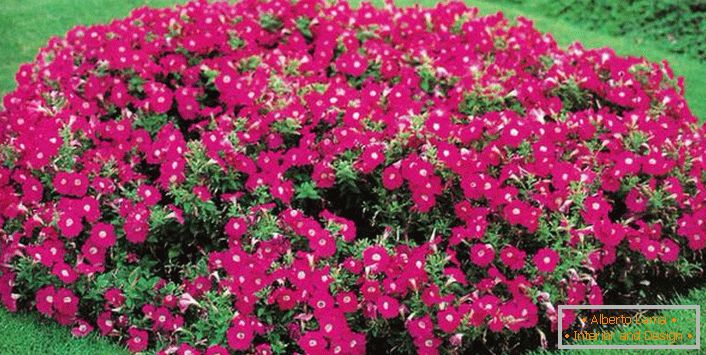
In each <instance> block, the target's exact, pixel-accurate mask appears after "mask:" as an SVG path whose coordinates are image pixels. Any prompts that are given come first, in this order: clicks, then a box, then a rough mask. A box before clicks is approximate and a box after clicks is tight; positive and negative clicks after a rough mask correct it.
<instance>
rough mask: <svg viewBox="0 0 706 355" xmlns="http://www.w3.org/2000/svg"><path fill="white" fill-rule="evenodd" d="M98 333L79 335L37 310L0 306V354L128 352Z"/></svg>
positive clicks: (62, 354)
mask: <svg viewBox="0 0 706 355" xmlns="http://www.w3.org/2000/svg"><path fill="white" fill-rule="evenodd" d="M95 334H96V333H95V332H94V334H91V335H89V336H87V337H84V338H80V339H77V338H74V337H73V336H72V335H71V333H70V332H69V330H68V329H67V328H65V327H62V326H60V325H59V324H57V323H56V322H54V321H49V320H46V319H42V318H41V317H40V316H39V315H37V314H25V313H18V314H12V313H8V312H7V311H6V310H5V308H2V307H0V354H7V355H10V354H13V355H20V354H53V355H70V354H71V355H73V354H86V355H88V354H90V355H101V354H129V353H128V352H127V350H125V349H123V348H121V347H119V346H118V345H116V344H114V343H112V342H109V341H107V340H106V339H105V338H100V337H98V336H97V335H95Z"/></svg>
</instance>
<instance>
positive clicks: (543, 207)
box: [0, 0, 706, 354]
mask: <svg viewBox="0 0 706 355" xmlns="http://www.w3.org/2000/svg"><path fill="white" fill-rule="evenodd" d="M17 82H18V87H17V89H16V90H15V91H14V92H12V93H9V94H8V95H6V96H5V97H4V101H3V104H4V109H3V111H0V155H2V163H0V226H2V231H1V232H0V301H1V302H2V304H3V305H4V306H5V307H6V308H8V309H10V310H13V311H14V310H16V309H18V307H25V308H30V307H33V308H35V309H36V310H38V311H39V312H40V313H42V314H44V315H45V316H47V317H52V318H54V319H56V321H58V322H59V323H61V324H65V325H68V326H72V327H73V334H75V335H77V336H82V335H85V334H88V333H90V332H92V331H95V332H98V333H100V334H102V335H105V336H109V337H115V338H117V339H120V340H121V341H122V342H123V343H124V344H126V345H127V347H128V348H129V349H130V350H131V351H136V352H137V351H143V350H145V349H148V348H149V349H157V350H159V349H161V351H162V352H163V353H177V354H199V353H204V354H226V353H228V352H229V351H246V352H249V353H253V352H255V353H258V354H270V353H292V352H304V353H310V354H321V353H340V354H358V353H364V352H365V351H366V349H368V350H369V349H371V348H374V347H376V346H380V344H387V345H386V346H388V347H387V348H385V349H386V350H388V351H396V352H412V351H416V352H419V353H425V354H426V353H429V354H433V353H437V352H439V351H440V349H441V348H447V349H457V350H458V351H461V350H463V349H467V347H468V346H470V344H472V343H473V341H474V340H475V339H478V338H479V337H480V334H483V333H484V332H486V330H489V331H491V332H493V333H500V334H507V335H508V336H512V334H513V333H517V332H520V331H522V330H523V329H534V328H535V327H537V328H539V329H545V328H547V329H548V328H549V327H555V325H556V324H557V312H556V305H557V304H583V303H591V304H600V303H601V302H602V301H603V296H604V290H603V286H605V285H603V284H601V283H600V282H599V281H600V278H599V277H600V275H601V272H604V271H605V270H608V269H610V268H611V267H614V266H615V265H623V266H624V265H626V263H630V262H632V263H635V262H637V263H639V264H647V265H653V266H655V267H656V268H658V269H663V270H690V268H689V265H693V264H692V263H693V261H694V260H695V258H693V256H694V251H698V250H701V249H703V248H704V246H705V245H706V234H705V232H706V223H704V219H706V207H705V203H704V202H705V201H706V189H704V187H703V183H704V181H705V179H704V170H703V169H704V166H705V165H704V158H706V155H705V154H704V140H703V137H702V131H701V129H700V128H699V127H698V125H697V120H696V118H695V117H693V116H692V114H691V113H690V111H689V109H688V107H687V105H686V102H685V101H684V98H683V93H684V89H683V87H682V81H681V79H676V78H674V76H673V74H672V73H671V71H670V69H669V67H668V66H667V65H666V63H664V64H655V63H650V62H647V61H645V60H644V59H639V58H624V57H620V56H616V55H615V53H614V52H613V51H612V50H610V49H600V50H587V49H584V48H582V47H581V46H580V45H579V44H575V45H572V46H571V47H569V48H568V50H561V49H559V48H558V46H557V44H556V43H555V41H554V40H553V39H552V37H551V36H550V35H545V34H541V33H539V32H538V31H536V30H535V29H534V28H533V27H532V24H531V23H530V22H529V21H527V20H525V19H522V18H520V19H518V20H517V22H516V24H514V25H513V24H510V22H509V21H508V20H507V19H505V18H504V17H503V16H502V14H497V15H492V16H486V17H480V16H478V15H477V9H474V8H468V7H466V5H464V4H462V3H459V2H449V3H444V4H440V5H437V6H436V7H434V8H419V7H414V8H397V7H395V6H393V5H389V4H388V5H387V6H385V7H384V8H375V7H373V6H371V5H368V4H364V5H362V6H361V7H360V8H359V9H351V8H349V6H348V5H347V4H346V3H345V2H341V3H336V4H330V3H328V2H325V1H322V0H298V1H294V2H293V1H290V0H278V1H258V0H244V1H241V2H239V3H237V4H228V3H220V2H217V3H212V4H209V3H207V2H205V1H198V2H191V3H188V4H186V5H182V6H177V7H176V8H172V9H159V10H158V9H148V8H143V9H139V10H136V11H134V12H133V13H132V15H131V16H130V17H128V18H127V19H124V20H117V21H114V22H112V23H111V24H109V25H97V26H92V27H77V28H74V29H72V30H71V31H69V32H68V34H67V35H66V37H65V38H56V39H52V40H51V41H50V43H49V44H48V46H47V47H46V48H44V49H42V50H41V52H40V53H39V55H38V57H37V59H36V60H35V61H34V62H33V63H30V64H26V65H23V66H22V67H21V68H20V70H19V72H18V73H17ZM691 270H693V268H691ZM635 272H637V271H635ZM627 276H628V277H630V275H627ZM566 317H567V318H568V319H567V321H565V322H564V323H563V324H567V323H568V321H569V320H571V319H572V315H571V314H570V313H569V314H567V315H566ZM545 330H546V329H545Z"/></svg>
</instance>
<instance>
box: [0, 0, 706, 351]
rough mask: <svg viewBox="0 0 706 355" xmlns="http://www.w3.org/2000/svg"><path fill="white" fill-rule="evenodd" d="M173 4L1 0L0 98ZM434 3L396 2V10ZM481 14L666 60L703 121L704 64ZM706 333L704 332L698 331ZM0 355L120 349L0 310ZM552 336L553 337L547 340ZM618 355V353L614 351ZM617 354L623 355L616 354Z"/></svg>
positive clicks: (703, 300)
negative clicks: (47, 64) (23, 68)
mask: <svg viewBox="0 0 706 355" xmlns="http://www.w3.org/2000/svg"><path fill="white" fill-rule="evenodd" d="M176 2H183V1H174V0H115V1H113V0H2V4H1V5H0V93H4V92H8V91H10V90H12V89H13V88H14V87H15V83H14V73H15V71H16V69H17V67H18V66H19V65H20V64H21V63H24V62H27V61H31V60H32V59H33V58H34V56H35V55H36V53H37V50H38V49H39V47H41V46H43V45H44V44H45V43H46V42H47V40H48V39H49V38H50V37H51V36H54V35H62V34H64V33H65V32H66V31H67V30H68V29H70V28H71V27H73V26H75V25H78V24H92V23H100V22H108V21H110V20H111V19H113V18H120V17H124V16H125V15H127V14H128V13H129V11H130V9H132V8H135V7H139V6H142V5H150V6H165V5H169V4H173V3H176ZM435 2H436V1H432V0H422V1H410V0H403V1H398V2H397V3H398V4H400V5H408V4H412V3H420V4H422V5H431V4H433V3H435ZM469 3H471V4H473V5H474V6H477V7H479V8H480V10H481V12H482V13H484V14H488V13H494V12H497V11H500V10H502V11H503V12H504V13H506V15H507V16H508V17H512V18H514V17H516V16H519V15H522V16H526V17H529V18H531V19H533V20H534V21H535V24H536V26H537V28H539V29H540V30H542V31H545V32H550V33H552V34H553V35H554V37H555V38H556V40H557V41H558V42H559V43H560V44H561V45H562V46H566V45H568V44H570V43H572V42H574V41H581V42H583V43H584V44H585V45H586V46H587V47H606V46H609V47H612V48H614V49H615V50H616V51H617V52H618V53H619V54H623V55H638V56H645V57H647V58H649V59H650V60H653V61H660V60H662V59H666V60H668V61H669V62H670V63H671V65H672V68H673V69H674V71H675V72H676V73H677V74H678V75H682V76H684V77H685V78H686V88H687V98H688V100H689V103H690V106H691V108H692V110H693V111H694V113H695V114H696V115H697V116H699V117H700V118H701V119H706V100H704V99H703V95H704V94H706V65H704V64H703V63H699V62H698V61H695V60H692V59H689V58H688V57H685V56H680V55H676V54H672V53H669V52H667V51H664V50H661V49H659V48H658V47H657V46H654V45H650V44H641V45H639V46H638V45H636V44H635V41H634V40H633V39H629V38H618V37H613V36H609V35H605V34H602V33H599V32H595V31H585V30H582V29H581V28H580V27H578V26H576V24H573V23H568V22H565V21H561V20H558V19H556V18H549V17H545V16H542V15H541V14H538V13H534V12H533V11H532V10H531V9H529V8H523V7H520V6H518V5H507V4H503V5H500V4H496V3H493V2H490V1H469ZM673 303H675V304H704V305H706V290H705V289H699V290H693V291H692V292H691V293H690V294H688V295H687V296H685V297H684V298H676V299H674V300H673ZM701 333H702V335H704V334H706V329H703V330H702V332H701ZM0 336H2V340H0V354H114V353H121V352H124V350H123V349H122V348H119V347H116V346H115V345H113V344H112V343H110V342H108V341H107V340H105V339H103V338H99V337H97V336H90V337H88V338H83V339H80V340H75V339H73V338H72V337H71V335H70V333H69V330H68V329H65V328H62V327H59V326H58V325H56V324H54V323H50V322H47V321H44V320H42V319H41V318H40V317H39V316H37V315H34V314H32V315H27V314H9V313H7V312H6V311H4V310H1V309H0ZM548 336H552V335H548ZM616 353H617V352H616ZM621 353H622V352H621Z"/></svg>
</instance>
